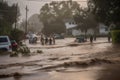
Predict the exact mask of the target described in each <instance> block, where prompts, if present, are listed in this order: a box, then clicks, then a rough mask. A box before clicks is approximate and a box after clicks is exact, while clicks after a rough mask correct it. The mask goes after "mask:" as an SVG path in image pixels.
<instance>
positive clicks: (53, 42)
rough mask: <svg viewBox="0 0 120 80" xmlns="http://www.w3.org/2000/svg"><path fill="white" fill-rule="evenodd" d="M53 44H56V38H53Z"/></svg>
mask: <svg viewBox="0 0 120 80" xmlns="http://www.w3.org/2000/svg"><path fill="white" fill-rule="evenodd" d="M53 44H55V37H54V36H53Z"/></svg>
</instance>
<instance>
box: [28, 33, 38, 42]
mask: <svg viewBox="0 0 120 80" xmlns="http://www.w3.org/2000/svg"><path fill="white" fill-rule="evenodd" d="M29 43H30V44H32V43H37V35H36V34H31V35H30V37H29Z"/></svg>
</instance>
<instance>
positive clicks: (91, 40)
mask: <svg viewBox="0 0 120 80" xmlns="http://www.w3.org/2000/svg"><path fill="white" fill-rule="evenodd" d="M90 42H91V43H93V36H92V35H91V36H90Z"/></svg>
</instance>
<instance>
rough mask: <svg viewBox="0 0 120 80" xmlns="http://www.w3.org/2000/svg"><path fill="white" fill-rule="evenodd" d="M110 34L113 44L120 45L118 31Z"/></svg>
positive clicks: (119, 33) (119, 31) (119, 32)
mask: <svg viewBox="0 0 120 80" xmlns="http://www.w3.org/2000/svg"><path fill="white" fill-rule="evenodd" d="M111 34H112V41H113V43H120V30H112V31H111Z"/></svg>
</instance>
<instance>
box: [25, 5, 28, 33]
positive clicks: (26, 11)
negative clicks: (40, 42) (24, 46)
mask: <svg viewBox="0 0 120 80" xmlns="http://www.w3.org/2000/svg"><path fill="white" fill-rule="evenodd" d="M25 10H26V27H25V34H27V17H28V7H27V6H26V8H25Z"/></svg>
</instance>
